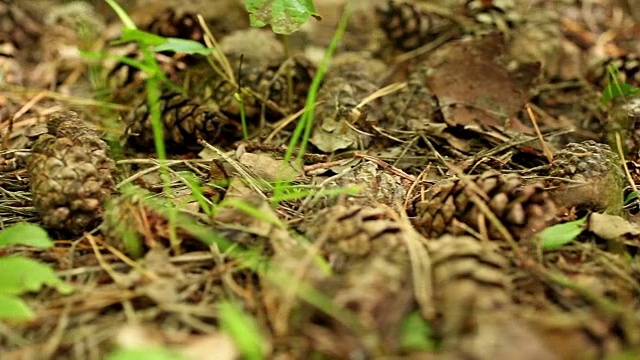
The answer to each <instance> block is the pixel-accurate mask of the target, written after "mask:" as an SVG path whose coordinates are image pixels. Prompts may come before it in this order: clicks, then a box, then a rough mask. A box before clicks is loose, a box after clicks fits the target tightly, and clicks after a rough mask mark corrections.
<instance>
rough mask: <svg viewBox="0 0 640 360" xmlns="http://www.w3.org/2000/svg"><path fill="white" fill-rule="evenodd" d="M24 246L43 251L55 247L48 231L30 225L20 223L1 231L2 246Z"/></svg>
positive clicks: (0, 241) (0, 240)
mask: <svg viewBox="0 0 640 360" xmlns="http://www.w3.org/2000/svg"><path fill="white" fill-rule="evenodd" d="M11 244H22V245H28V246H33V247H37V248H41V249H47V248H50V247H52V246H53V242H52V241H51V238H50V237H49V234H47V232H46V230H44V229H43V228H41V227H40V226H38V225H35V224H30V223H18V224H15V225H13V226H11V227H8V228H6V229H4V230H2V231H0V246H6V245H11Z"/></svg>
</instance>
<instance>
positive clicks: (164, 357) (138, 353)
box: [107, 347, 185, 360]
mask: <svg viewBox="0 0 640 360" xmlns="http://www.w3.org/2000/svg"><path fill="white" fill-rule="evenodd" d="M138 359H146V360H185V358H184V357H183V356H181V355H180V354H177V353H176V352H175V351H171V350H169V349H165V348H162V347H148V348H135V349H120V350H116V351H115V352H113V353H111V354H109V355H108V356H107V360H138Z"/></svg>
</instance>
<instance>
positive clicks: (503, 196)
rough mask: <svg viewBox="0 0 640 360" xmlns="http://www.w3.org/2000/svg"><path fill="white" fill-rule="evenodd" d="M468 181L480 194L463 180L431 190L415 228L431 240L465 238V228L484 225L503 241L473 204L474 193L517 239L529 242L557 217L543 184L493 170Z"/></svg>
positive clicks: (419, 210) (421, 204) (418, 209)
mask: <svg viewBox="0 0 640 360" xmlns="http://www.w3.org/2000/svg"><path fill="white" fill-rule="evenodd" d="M469 180H470V181H473V183H474V184H475V187H477V188H478V189H479V190H480V193H476V192H475V191H474V188H473V187H471V186H467V185H466V184H465V183H464V182H463V181H461V180H460V179H455V180H446V181H443V182H441V183H439V184H436V185H434V186H432V187H431V188H429V189H428V191H427V194H426V198H425V199H424V200H422V201H419V202H418V203H417V204H416V212H417V216H416V218H415V219H414V225H415V226H416V228H417V229H418V231H419V232H420V233H422V234H423V235H424V236H426V237H430V238H434V237H438V236H440V235H441V234H444V233H450V234H453V235H462V234H464V233H465V232H466V230H465V227H466V226H469V227H470V228H472V229H473V230H475V231H479V230H480V229H481V226H480V225H481V223H484V226H485V227H486V229H487V230H488V235H489V237H490V238H492V239H501V238H502V236H501V234H500V233H499V232H498V230H497V229H496V228H495V227H494V226H493V225H492V224H491V223H490V222H489V221H488V219H486V217H485V216H484V214H483V212H482V211H481V209H480V208H479V207H478V206H477V205H476V204H475V203H474V202H473V201H472V199H473V195H474V194H475V195H476V196H475V198H476V199H477V200H476V201H482V202H483V203H484V204H485V205H486V206H487V207H488V208H489V209H490V210H491V212H493V214H495V215H496V217H497V218H498V219H499V220H500V221H501V222H502V223H503V225H504V226H505V227H506V228H507V229H508V230H509V231H510V232H511V233H512V234H513V235H514V236H515V237H516V239H526V238H528V237H529V236H531V235H532V234H534V233H535V232H537V231H540V230H542V229H543V228H544V227H545V226H546V225H548V224H549V222H550V221H551V220H552V219H553V217H554V215H555V205H554V203H553V202H552V201H551V200H550V198H549V195H548V194H547V192H546V191H544V189H543V187H542V184H532V185H526V184H525V183H524V180H523V179H522V178H521V177H520V176H518V175H516V174H510V175H500V174H499V173H497V172H494V171H488V172H485V173H483V174H482V175H480V176H474V177H469Z"/></svg>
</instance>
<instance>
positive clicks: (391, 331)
mask: <svg viewBox="0 0 640 360" xmlns="http://www.w3.org/2000/svg"><path fill="white" fill-rule="evenodd" d="M314 222H315V223H314V225H313V226H311V227H310V228H309V231H308V232H307V235H308V237H309V238H310V239H312V240H314V241H324V244H325V249H326V251H327V252H328V254H327V255H328V257H329V259H330V260H331V263H332V264H333V265H334V266H335V267H336V274H335V275H334V276H332V277H329V278H326V279H324V281H322V282H319V283H318V284H317V285H316V287H317V288H318V289H319V290H320V291H322V293H324V294H327V295H328V296H330V297H331V298H332V299H333V303H334V304H336V305H338V306H340V307H343V308H346V309H349V310H351V311H352V312H353V314H354V315H355V316H356V317H357V319H358V320H359V323H360V324H361V325H362V326H364V328H365V329H366V330H367V333H370V334H375V335H376V336H375V338H377V339H376V340H374V341H375V342H381V343H380V344H375V343H369V344H362V343H358V338H357V336H354V334H353V332H352V331H351V329H345V328H344V327H343V326H342V324H340V322H339V321H336V320H335V319H330V318H329V319H322V317H323V316H324V314H321V313H319V314H317V315H315V316H314V317H316V318H318V319H320V320H319V326H321V327H323V328H330V330H331V331H330V332H329V333H331V334H332V335H331V336H335V339H334V340H335V341H336V343H339V344H340V346H337V347H335V346H334V347H332V348H331V349H326V348H325V349H320V350H321V351H326V352H328V353H329V354H331V355H332V356H331V357H333V358H345V357H348V355H347V354H348V353H354V352H356V351H364V352H365V353H366V352H370V351H372V350H373V348H385V349H389V351H391V350H390V349H394V348H395V347H396V346H397V345H398V343H399V338H398V335H399V331H398V329H399V327H400V324H401V323H402V321H403V319H405V317H406V316H407V314H408V313H409V312H410V311H411V310H412V309H413V307H414V305H413V303H414V301H415V300H414V291H413V284H412V281H411V276H410V274H411V263H410V262H409V261H408V260H407V256H408V255H407V250H406V247H405V246H406V244H407V243H408V242H410V241H414V242H415V243H417V244H420V243H421V240H420V239H421V237H420V236H419V235H418V234H417V233H416V232H415V231H413V229H411V227H410V226H403V225H402V224H401V223H400V222H399V221H398V220H397V219H395V218H394V216H392V215H391V214H390V210H389V209H388V208H387V209H385V208H383V207H370V206H349V207H346V206H342V205H338V206H334V207H331V208H328V209H326V210H325V211H323V212H321V213H320V214H319V215H318V216H317V218H316V219H315V221H314ZM410 236H415V237H416V238H414V239H411V240H409V237H410ZM424 255H426V251H425V252H424ZM343 261H344V262H343ZM311 336H313V334H311Z"/></svg>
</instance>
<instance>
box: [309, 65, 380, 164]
mask: <svg viewBox="0 0 640 360" xmlns="http://www.w3.org/2000/svg"><path fill="white" fill-rule="evenodd" d="M350 55H352V54H349V53H343V54H341V55H340V56H337V57H336V58H335V59H333V60H332V61H333V63H332V65H331V68H330V69H329V72H328V73H327V77H326V78H325V80H324V83H323V84H322V86H321V87H320V90H319V91H318V99H317V100H318V102H319V104H318V105H317V106H316V107H315V112H314V125H315V129H314V130H313V135H312V137H311V139H310V142H311V143H312V144H313V145H314V146H316V147H317V148H318V149H320V150H321V151H323V152H327V153H329V152H334V151H336V150H342V149H353V148H362V147H364V146H366V145H368V143H369V142H370V141H371V136H368V135H367V134H369V133H371V132H373V130H372V129H370V127H369V124H371V123H375V122H376V121H378V120H380V119H381V118H382V114H381V113H379V108H378V107H377V106H375V105H374V104H372V103H371V102H370V103H368V104H366V105H364V106H358V105H359V104H360V102H361V101H362V100H364V99H365V98H366V97H367V96H369V95H371V94H373V93H374V92H376V91H377V90H378V89H379V86H378V85H377V84H376V80H377V78H376V74H375V73H374V72H375V71H377V69H375V66H371V65H370V64H371V63H374V64H375V63H377V61H376V60H373V59H370V58H367V57H364V56H359V55H355V56H350ZM356 59H359V60H360V64H359V65H357V66H355V67H354V66H353V65H354V63H353V62H354V61H355V60H356ZM356 129H359V130H356Z"/></svg>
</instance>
